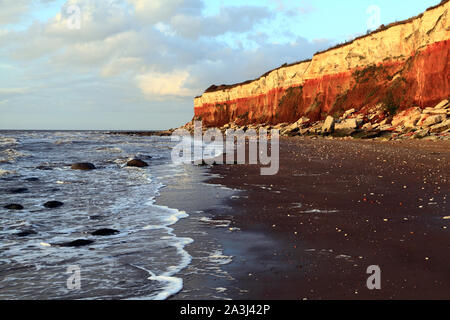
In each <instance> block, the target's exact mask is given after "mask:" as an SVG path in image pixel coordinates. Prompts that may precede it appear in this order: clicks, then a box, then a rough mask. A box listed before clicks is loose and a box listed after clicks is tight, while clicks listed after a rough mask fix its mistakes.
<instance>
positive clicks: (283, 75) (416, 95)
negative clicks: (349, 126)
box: [195, 1, 450, 126]
mask: <svg viewBox="0 0 450 320" xmlns="http://www.w3.org/2000/svg"><path fill="white" fill-rule="evenodd" d="M449 9H450V3H449V2H448V1H447V2H445V3H442V4H441V5H439V6H437V7H435V8H431V9H429V10H428V11H426V12H425V13H424V14H423V15H420V16H417V17H415V18H412V19H410V20H407V21H404V22H401V23H396V24H393V25H390V26H388V28H386V29H380V30H377V31H376V32H374V33H372V34H370V35H367V36H365V37H361V38H358V39H356V40H354V41H353V42H351V43H349V44H347V45H344V46H339V47H337V48H335V49H331V50H328V51H325V52H322V53H319V54H316V55H315V56H314V57H313V59H312V60H310V61H306V62H302V63H299V64H295V65H292V66H286V67H282V68H280V69H277V70H274V71H272V72H270V73H269V74H267V75H265V76H263V77H261V78H260V79H257V80H255V81H252V82H250V83H246V84H241V85H235V86H230V87H227V88H221V89H219V90H215V91H212V92H206V93H205V94H203V95H202V96H201V97H198V98H196V99H195V115H196V117H198V118H201V119H202V120H203V121H204V122H205V123H206V124H207V125H211V126H213V125H223V124H225V123H228V122H233V121H234V122H236V123H239V124H244V123H280V122H293V121H297V120H298V119H299V118H300V117H301V116H303V115H306V116H308V117H309V118H311V119H315V120H317V119H320V118H324V117H325V116H326V115H328V114H334V113H340V112H342V111H344V110H347V109H351V108H356V109H357V110H360V109H362V108H364V107H367V106H374V105H376V104H378V103H380V102H383V100H385V99H386V97H387V96H389V97H393V99H394V100H395V102H396V104H398V105H399V107H400V108H406V107H411V106H420V107H422V108H424V107H429V106H432V105H434V104H436V103H437V102H439V101H441V100H442V99H444V98H447V97H448V96H449V95H450V88H449V59H448V52H449V47H450V40H449V38H450V32H449V30H450V29H449V23H448V21H449V19H448V18H449Z"/></svg>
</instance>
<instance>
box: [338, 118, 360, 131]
mask: <svg viewBox="0 0 450 320" xmlns="http://www.w3.org/2000/svg"><path fill="white" fill-rule="evenodd" d="M356 128H358V120H357V119H356V118H353V119H346V120H343V121H341V123H336V124H335V125H334V130H354V129H356Z"/></svg>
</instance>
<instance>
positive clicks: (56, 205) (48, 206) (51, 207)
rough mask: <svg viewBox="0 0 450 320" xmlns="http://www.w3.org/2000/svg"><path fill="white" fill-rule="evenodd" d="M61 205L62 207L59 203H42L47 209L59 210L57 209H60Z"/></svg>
mask: <svg viewBox="0 0 450 320" xmlns="http://www.w3.org/2000/svg"><path fill="white" fill-rule="evenodd" d="M63 205H64V203H62V202H59V201H48V202H46V203H44V207H46V208H49V209H55V208H59V207H62V206H63Z"/></svg>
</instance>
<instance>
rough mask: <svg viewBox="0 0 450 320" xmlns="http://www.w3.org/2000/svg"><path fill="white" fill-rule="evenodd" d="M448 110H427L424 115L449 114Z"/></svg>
mask: <svg viewBox="0 0 450 320" xmlns="http://www.w3.org/2000/svg"><path fill="white" fill-rule="evenodd" d="M447 112H448V111H447V110H446V109H428V108H427V109H425V110H423V113H424V114H447Z"/></svg>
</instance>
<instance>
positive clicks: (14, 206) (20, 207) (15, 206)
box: [4, 203, 23, 210]
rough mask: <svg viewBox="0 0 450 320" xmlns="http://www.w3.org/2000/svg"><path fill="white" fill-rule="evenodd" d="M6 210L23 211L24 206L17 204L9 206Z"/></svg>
mask: <svg viewBox="0 0 450 320" xmlns="http://www.w3.org/2000/svg"><path fill="white" fill-rule="evenodd" d="M4 208H5V209H8V210H23V206H22V205H21V204H17V203H12V204H8V205H6V206H4Z"/></svg>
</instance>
